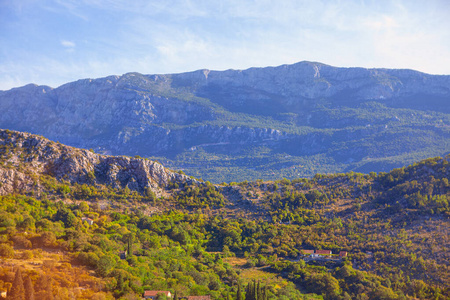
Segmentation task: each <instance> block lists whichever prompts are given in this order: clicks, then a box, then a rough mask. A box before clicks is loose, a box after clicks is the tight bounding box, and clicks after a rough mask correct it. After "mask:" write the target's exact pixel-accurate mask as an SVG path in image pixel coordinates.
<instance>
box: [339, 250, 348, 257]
mask: <svg viewBox="0 0 450 300" xmlns="http://www.w3.org/2000/svg"><path fill="white" fill-rule="evenodd" d="M339 257H340V258H344V257H347V251H341V252H339Z"/></svg>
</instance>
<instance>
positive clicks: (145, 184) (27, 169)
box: [0, 129, 195, 195]
mask: <svg viewBox="0 0 450 300" xmlns="http://www.w3.org/2000/svg"><path fill="white" fill-rule="evenodd" d="M0 162H1V165H0V195H5V194H10V193H13V192H14V191H15V190H17V189H20V190H31V189H32V186H33V185H36V184H39V182H38V181H39V180H38V177H39V175H42V174H47V175H51V176H54V177H55V178H56V179H58V180H67V181H69V182H70V183H72V184H73V183H78V184H83V183H89V184H106V185H108V186H111V187H113V188H115V187H121V188H125V187H128V188H129V189H130V190H131V191H137V192H144V191H145V190H146V189H148V188H150V189H151V190H152V191H154V192H156V193H158V194H159V192H160V191H161V189H162V188H164V186H165V185H167V184H168V183H169V182H184V181H188V182H191V181H195V180H194V179H191V178H189V177H187V176H186V175H182V174H178V173H176V172H173V171H170V170H168V169H166V168H164V167H163V166H162V165H161V164H159V163H157V162H154V161H151V160H148V159H141V158H132V157H126V156H106V155H100V154H96V153H93V152H91V151H89V150H85V149H78V148H74V147H69V146H65V145H62V144H60V143H55V142H52V141H49V140H48V139H45V138H43V137H41V136H37V135H33V134H29V133H23V132H17V131H10V130H3V129H2V130H0Z"/></svg>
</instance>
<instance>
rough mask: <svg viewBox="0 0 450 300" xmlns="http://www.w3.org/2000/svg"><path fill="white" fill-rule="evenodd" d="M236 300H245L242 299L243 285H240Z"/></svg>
mask: <svg viewBox="0 0 450 300" xmlns="http://www.w3.org/2000/svg"><path fill="white" fill-rule="evenodd" d="M236 300H244V298H243V297H242V291H241V283H240V282H239V283H238V290H237V294H236Z"/></svg>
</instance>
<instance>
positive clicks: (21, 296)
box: [10, 268, 25, 300]
mask: <svg viewBox="0 0 450 300" xmlns="http://www.w3.org/2000/svg"><path fill="white" fill-rule="evenodd" d="M10 299H13V300H25V287H24V286H23V277H22V272H21V271H20V268H17V270H16V275H15V276H14V282H13V284H12V287H11V292H10Z"/></svg>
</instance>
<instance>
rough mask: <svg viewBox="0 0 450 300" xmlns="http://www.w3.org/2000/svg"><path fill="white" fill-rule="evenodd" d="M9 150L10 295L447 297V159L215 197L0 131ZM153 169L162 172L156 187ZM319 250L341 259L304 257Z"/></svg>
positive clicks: (249, 187) (5, 164)
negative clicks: (27, 291) (30, 290)
mask: <svg viewBox="0 0 450 300" xmlns="http://www.w3.org/2000/svg"><path fill="white" fill-rule="evenodd" d="M0 145H1V147H0V172H1V176H0V179H1V184H0V191H1V195H0V233H1V239H0V256H1V257H2V260H1V261H0V289H6V290H7V291H8V293H13V294H14V293H16V290H17V289H14V288H13V287H14V286H16V285H18V284H19V283H18V282H19V281H20V280H19V279H17V280H16V278H19V277H21V276H22V277H23V280H22V281H25V280H28V279H29V280H30V281H31V285H32V286H34V288H35V290H36V293H37V294H38V295H40V297H41V298H39V299H48V298H46V297H47V296H43V295H48V294H49V293H50V294H52V295H54V296H57V297H58V299H61V300H65V299H139V297H141V295H142V293H143V291H144V290H170V291H171V292H172V293H175V292H177V295H178V296H188V295H211V297H212V299H227V298H229V299H237V298H238V294H239V293H241V294H242V295H241V296H242V297H241V298H240V299H247V300H249V299H254V298H252V297H253V296H252V294H253V293H254V292H255V293H256V291H257V290H258V291H257V293H258V294H259V297H258V299H260V298H266V299H283V300H286V299H321V297H323V298H324V299H374V300H375V299H417V298H419V299H448V298H449V297H450V286H449V282H450V265H449V261H450V256H449V253H450V252H449V251H448V250H449V249H450V238H449V237H450V205H449V204H450V203H449V202H450V201H449V200H450V184H449V180H448V179H449V178H450V157H449V156H447V157H444V158H442V157H436V158H430V159H427V160H423V161H420V162H418V163H415V164H413V165H411V166H408V167H404V168H399V169H394V170H392V171H390V172H388V173H380V174H375V173H371V174H368V175H364V174H361V173H353V172H350V173H345V174H332V175H320V174H318V175H315V176H314V177H313V178H311V179H306V178H299V179H293V180H288V179H283V180H279V181H261V180H258V181H254V182H247V181H244V182H240V183H233V184H222V185H212V184H210V183H208V182H206V183H203V182H199V181H197V180H194V179H191V178H187V177H186V176H183V175H180V174H177V173H173V172H171V171H168V170H165V169H162V167H158V168H157V167H156V166H155V164H156V163H153V162H150V161H148V160H144V159H133V158H127V157H111V156H102V155H97V154H93V153H91V152H90V151H86V150H81V149H76V148H72V147H67V146H64V145H62V144H59V143H55V142H51V141H49V140H47V139H44V138H42V137H39V136H35V135H31V134H28V133H20V132H13V131H6V130H3V131H1V132H0ZM105 166H109V167H105ZM136 166H138V167H136ZM151 166H154V168H155V169H158V170H160V171H161V170H162V171H161V172H154V173H153V174H154V175H153V177H151V178H150V177H149V176H150V175H149V174H150V173H151V172H146V170H147V168H148V169H149V170H150V169H151ZM106 169H108V170H115V171H116V172H105V171H104V170H106ZM144 171H145V172H144ZM92 172H93V173H92ZM121 172H124V173H123V174H122V173H121ZM89 174H92V175H89ZM118 174H122V175H121V176H119V175H118ZM144 174H146V175H144ZM125 175H126V176H125ZM127 176H128V177H127ZM121 178H129V180H121ZM140 178H146V180H145V181H141V180H140ZM165 178H166V179H168V178H170V179H171V180H166V179H165ZM133 179H134V180H135V181H133ZM130 182H131V184H130ZM153 182H156V183H155V184H153V185H152V183H153ZM146 187H147V188H146ZM148 187H150V189H148ZM154 192H156V193H158V195H155V194H154ZM86 218H88V219H90V220H91V221H92V224H91V225H90V224H89V223H87V221H86V220H87V219H86ZM125 250H126V251H127V252H128V256H127V257H126V259H123V256H122V258H121V251H125ZM312 250H327V251H328V252H327V253H330V252H331V253H332V255H331V256H328V255H326V256H320V257H318V258H311V257H309V255H304V254H303V253H304V251H312ZM342 251H344V252H346V254H347V256H345V253H344V252H342ZM339 254H341V256H342V257H341V256H339ZM18 267H20V268H21V270H22V274H23V275H20V274H19V275H17V274H18V273H17V271H16V270H17V268H18ZM64 273H67V274H68V275H67V276H69V277H67V276H63V274H64ZM68 278H69V279H68ZM258 281H259V283H258ZM257 286H260V288H255V287H257ZM121 297H122V298H121ZM244 297H245V298H244Z"/></svg>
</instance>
